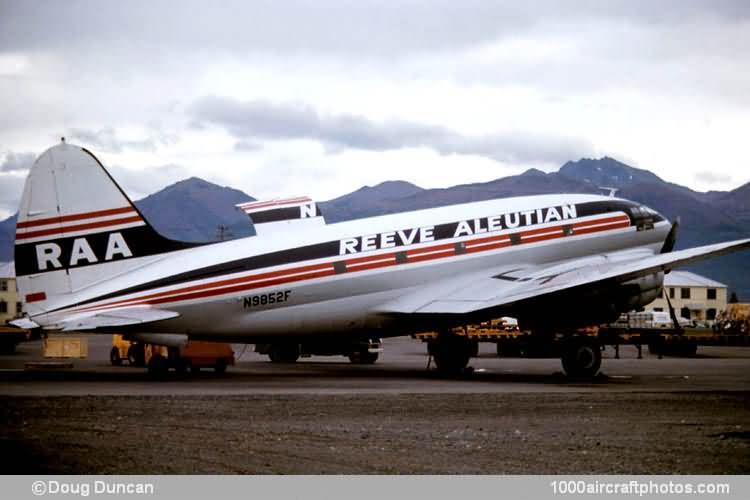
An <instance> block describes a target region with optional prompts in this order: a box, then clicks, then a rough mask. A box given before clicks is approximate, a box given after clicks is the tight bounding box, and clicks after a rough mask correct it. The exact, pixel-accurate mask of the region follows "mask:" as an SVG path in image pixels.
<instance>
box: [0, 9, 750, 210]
mask: <svg viewBox="0 0 750 500" xmlns="http://www.w3.org/2000/svg"><path fill="white" fill-rule="evenodd" d="M748 89H750V2H747V1H744V0H741V1H736V2H730V1H705V2H691V1H685V0H682V1H660V2H652V1H637V0H626V1H604V2H599V1H593V0H592V1H580V2H572V1H571V2H559V1H534V0H526V1H524V2H518V1H508V2H499V1H473V0H463V1H460V2H458V1H441V0H430V1H427V0H423V1H409V0H399V1H394V2H388V1H383V0H378V1H370V0H358V1H340V2H336V1H327V0H315V1H296V2H291V1H283V0H269V1H250V0H246V1H240V2H236V3H234V2H230V1H222V2H206V1H196V2H192V1H174V2H170V1H143V2H140V1H128V2H122V1H120V0H118V1H112V2H107V1H96V2H93V1H92V2H81V1H72V0H67V1H65V2H41V1H23V0H19V1H11V0H0V217H2V218H4V217H5V216H7V215H9V214H11V213H12V212H14V211H15V207H16V205H17V203H18V199H19V197H20V192H21V189H22V184H23V178H24V175H25V172H26V169H27V168H28V166H29V165H30V163H31V162H33V159H34V158H35V157H36V156H37V155H38V154H39V153H41V152H42V151H44V150H45V149H46V148H47V147H49V146H51V145H54V144H55V143H56V142H57V141H58V140H59V137H60V136H65V137H66V138H67V140H68V142H71V143H76V144H79V145H82V146H85V147H87V148H89V149H91V150H92V151H93V152H94V153H95V154H96V155H97V156H98V157H99V158H100V159H101V160H102V162H103V163H104V164H105V166H107V167H108V168H109V169H110V170H111V171H112V173H113V175H114V176H115V178H117V179H118V180H119V181H120V183H121V184H122V185H123V187H124V188H125V190H126V191H127V192H128V193H129V194H130V195H131V196H132V197H133V198H135V199H138V198H141V197H143V196H145V195H147V194H150V193H152V192H154V191H156V190H158V189H160V188H162V187H164V186H166V185H168V184H171V183H173V182H175V181H177V180H180V179H182V178H185V177H189V176H191V175H195V176H199V177H202V178H204V179H207V180H210V181H212V182H216V183H218V184H222V185H229V186H232V187H236V188H238V189H242V190H243V191H245V192H247V193H248V194H250V195H252V196H255V197H257V198H270V197H276V196H285V195H301V194H307V195H312V196H313V197H315V198H317V199H321V200H324V199H329V198H332V197H334V196H338V195H341V194H344V193H347V192H350V191H353V190H354V189H357V188H359V187H361V186H363V185H373V184H376V183H378V182H381V181H385V180H393V179H403V180H408V181H411V182H414V183H416V184H418V185H420V186H422V187H445V186H450V185H454V184H459V183H466V182H477V181H487V180H492V179H495V178H498V177H503V176H507V175H514V174H518V173H520V172H522V171H524V170H526V169H528V168H531V167H535V168H539V169H541V170H545V171H552V170H556V169H557V168H558V167H559V166H560V165H562V164H563V163H564V162H565V161H567V160H575V159H579V158H581V157H600V156H604V155H609V156H612V157H615V158H617V159H619V160H621V161H625V162H626V163H629V164H631V165H633V166H638V167H641V168H647V169H650V170H652V171H654V172H656V173H657V174H658V175H660V176H661V177H662V178H664V179H666V180H669V181H672V182H677V183H680V184H683V185H687V186H689V187H692V188H693V189H696V190H701V191H706V190H710V189H719V190H729V189H733V188H735V187H738V186H740V185H741V184H744V183H745V182H748V181H750V168H749V167H750V148H748V145H747V138H748V131H749V130H750V91H748Z"/></svg>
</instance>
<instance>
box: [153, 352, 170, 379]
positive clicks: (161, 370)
mask: <svg viewBox="0 0 750 500" xmlns="http://www.w3.org/2000/svg"><path fill="white" fill-rule="evenodd" d="M167 371H169V362H168V361H167V358H165V357H164V356H162V355H161V354H154V355H153V356H151V359H150V360H149V361H148V373H149V374H150V375H151V376H154V377H163V376H164V375H166V373H167Z"/></svg>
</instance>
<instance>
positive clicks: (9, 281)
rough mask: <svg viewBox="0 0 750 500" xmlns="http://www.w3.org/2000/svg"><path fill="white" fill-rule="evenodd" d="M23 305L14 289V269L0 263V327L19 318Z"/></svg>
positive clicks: (7, 263) (10, 264) (11, 265)
mask: <svg viewBox="0 0 750 500" xmlns="http://www.w3.org/2000/svg"><path fill="white" fill-rule="evenodd" d="M22 310H23V303H22V302H21V297H19V296H18V290H17V289H16V267H15V266H14V265H13V263H12V262H6V263H0V325H4V324H6V323H7V322H8V321H10V320H12V319H15V318H18V317H20V316H21V314H22Z"/></svg>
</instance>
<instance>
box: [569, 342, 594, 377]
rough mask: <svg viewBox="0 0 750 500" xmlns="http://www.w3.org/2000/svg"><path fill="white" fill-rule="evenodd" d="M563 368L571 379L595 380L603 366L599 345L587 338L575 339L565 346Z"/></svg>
mask: <svg viewBox="0 0 750 500" xmlns="http://www.w3.org/2000/svg"><path fill="white" fill-rule="evenodd" d="M561 360H562V366H563V370H565V374H566V375H568V377H571V378H583V379H587V378H594V376H596V374H597V373H599V368H600V367H601V365H602V350H601V349H600V346H599V343H598V342H596V341H595V340H594V339H590V338H587V337H573V338H572V339H570V340H568V341H567V342H566V343H565V345H564V346H563V353H562V357H561Z"/></svg>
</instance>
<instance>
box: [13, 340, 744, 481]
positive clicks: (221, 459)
mask: <svg viewBox="0 0 750 500" xmlns="http://www.w3.org/2000/svg"><path fill="white" fill-rule="evenodd" d="M87 338H88V343H89V357H88V359H86V360H74V361H73V368H69V369H60V370H54V371H33V370H25V369H24V367H25V365H26V363H28V362H30V361H35V360H36V361H38V360H41V345H40V342H38V341H37V342H31V343H26V344H22V345H21V346H19V348H18V352H17V353H16V354H13V355H3V356H0V418H2V419H3V421H4V422H6V424H5V425H4V426H3V427H2V431H1V432H0V447H2V448H3V449H4V450H6V452H5V453H4V454H3V461H4V462H5V463H3V464H2V466H3V467H4V470H5V471H6V473H12V472H16V473H19V472H26V473H33V472H49V473H190V472H194V473H208V472H211V473H312V474H321V473H322V474H338V473H476V474H486V473H492V474H498V473H500V474H502V473H534V474H547V473H553V474H554V473H621V474H644V473H645V474H647V473H658V474H671V473H675V474H683V473H691V474H707V473H717V474H721V473H734V474H746V473H748V472H750V424H749V423H748V422H750V348H743V347H701V348H699V351H698V356H697V357H695V358H670V357H665V358H663V359H658V358H656V357H655V356H652V355H649V354H648V353H647V352H646V350H645V349H644V359H637V353H636V350H635V349H634V348H631V347H624V348H622V349H621V352H620V356H621V357H620V359H613V357H614V351H613V350H612V349H611V348H608V349H607V351H606V352H605V353H604V358H605V359H604V360H603V363H602V374H601V375H600V376H599V377H597V378H596V379H595V380H593V381H590V382H585V383H582V382H571V381H569V380H567V379H566V378H565V376H564V375H563V374H562V369H561V367H560V361H559V360H558V359H523V358H503V359H501V358H498V357H497V356H496V354H495V353H494V345H493V344H483V345H482V347H481V350H480V356H479V357H478V358H475V359H473V360H472V362H471V366H472V368H473V369H474V370H473V373H470V374H467V375H465V376H463V377H461V378H459V379H445V378H442V377H440V376H439V375H438V374H437V373H436V372H435V370H434V366H432V367H429V368H428V357H427V356H426V349H425V345H423V344H421V343H419V342H418V341H415V340H412V339H406V338H399V339H386V340H385V342H384V348H385V352H384V353H382V354H381V357H380V359H379V360H378V362H377V363H376V364H374V365H364V366H362V365H353V364H351V363H349V361H348V359H346V358H344V357H313V358H303V359H301V360H300V361H299V362H297V363H295V364H275V363H270V362H269V361H268V360H267V358H266V357H265V356H261V355H259V354H256V353H254V352H252V348H251V347H248V348H245V347H244V346H241V345H237V346H235V353H236V357H237V359H238V361H237V364H236V365H235V366H234V367H230V368H229V370H228V371H227V373H225V374H221V375H219V374H215V373H213V372H212V371H203V372H201V373H199V374H195V375H192V374H186V375H179V374H172V375H171V376H169V377H167V378H166V379H165V380H159V381H155V380H151V379H150V378H149V377H148V375H147V374H146V372H145V369H143V368H136V367H129V366H120V367H113V366H111V365H110V364H109V358H108V352H109V348H110V338H109V337H108V336H95V335H92V336H87Z"/></svg>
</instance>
